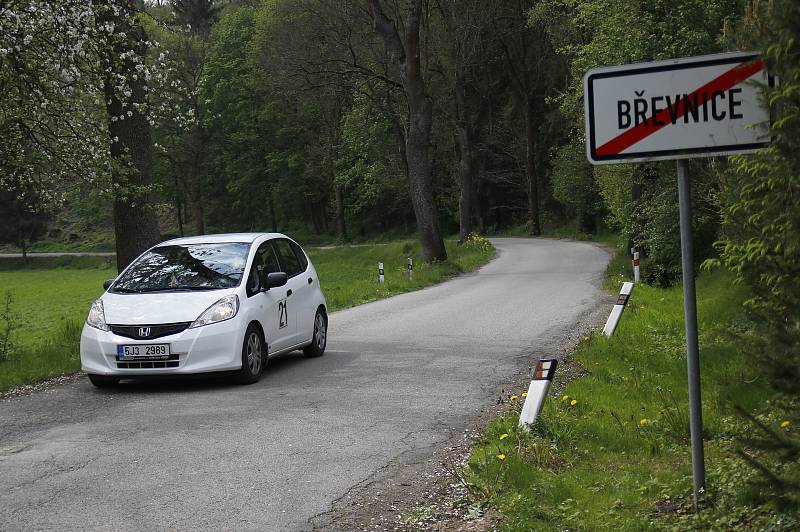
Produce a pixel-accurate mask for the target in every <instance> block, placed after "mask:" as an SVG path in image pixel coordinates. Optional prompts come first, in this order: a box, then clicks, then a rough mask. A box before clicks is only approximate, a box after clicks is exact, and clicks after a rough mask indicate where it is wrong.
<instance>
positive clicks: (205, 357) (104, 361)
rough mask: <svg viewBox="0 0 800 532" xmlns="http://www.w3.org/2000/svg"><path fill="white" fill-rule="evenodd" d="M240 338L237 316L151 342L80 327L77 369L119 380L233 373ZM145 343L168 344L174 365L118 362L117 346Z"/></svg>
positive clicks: (239, 359)
mask: <svg viewBox="0 0 800 532" xmlns="http://www.w3.org/2000/svg"><path fill="white" fill-rule="evenodd" d="M243 339H244V332H243V331H242V330H241V324H240V320H239V319H238V316H237V317H236V318H233V319H230V320H226V321H223V322H219V323H214V324H211V325H205V326H203V327H197V328H195V329H186V330H185V331H183V332H180V333H178V334H172V335H169V336H163V337H161V338H156V339H152V340H134V339H131V338H127V337H125V336H120V335H117V334H114V333H113V332H111V331H101V330H99V329H95V328H94V327H90V326H89V325H86V324H84V326H83V332H82V333H81V348H80V352H81V369H82V370H83V371H85V372H86V373H93V374H97V375H115V376H123V377H135V376H137V375H171V374H188V373H207V372H213V371H230V370H236V369H239V368H241V367H242V357H241V349H242V342H243ZM145 344H169V345H170V352H171V353H172V354H173V355H177V366H176V367H147V366H163V365H164V364H146V363H144V364H126V363H123V364H119V363H118V361H117V358H116V356H117V346H118V345H145ZM120 366H123V367H120ZM125 366H128V367H125ZM130 366H141V367H130Z"/></svg>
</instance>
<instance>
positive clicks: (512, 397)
mask: <svg viewBox="0 0 800 532" xmlns="http://www.w3.org/2000/svg"><path fill="white" fill-rule="evenodd" d="M517 399H519V396H518V395H517V394H514V395H512V396H511V400H512V401H516V400H517Z"/></svg>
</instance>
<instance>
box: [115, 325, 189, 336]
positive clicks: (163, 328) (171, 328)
mask: <svg viewBox="0 0 800 532" xmlns="http://www.w3.org/2000/svg"><path fill="white" fill-rule="evenodd" d="M191 324H192V322H191V321H185V322H181V323H162V324H161V325H109V328H110V329H111V332H113V333H114V334H118V335H119V336H124V337H125V338H133V339H134V340H153V339H154V338H161V337H162V336H169V335H170V334H178V333H179V332H183V331H185V330H186V329H188V328H189V325H191ZM144 329H149V331H147V332H148V334H146V335H142V334H140V333H141V332H145V331H144Z"/></svg>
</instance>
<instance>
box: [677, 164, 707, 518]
mask: <svg viewBox="0 0 800 532" xmlns="http://www.w3.org/2000/svg"><path fill="white" fill-rule="evenodd" d="M677 167H678V204H679V209H680V218H681V261H682V265H683V314H684V321H685V322H686V367H687V369H688V372H689V431H690V432H691V436H692V480H693V483H694V505H695V507H697V503H698V498H699V497H700V493H701V492H702V491H704V490H705V487H706V466H705V454H704V452H703V407H702V404H701V403H700V348H699V344H698V340H697V296H696V294H695V290H694V249H693V246H692V196H691V189H690V188H689V175H688V173H687V172H686V161H685V160H679V161H677Z"/></svg>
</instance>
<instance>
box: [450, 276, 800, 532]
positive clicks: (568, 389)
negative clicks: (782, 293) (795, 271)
mask: <svg viewBox="0 0 800 532" xmlns="http://www.w3.org/2000/svg"><path fill="white" fill-rule="evenodd" d="M618 269H619V265H615V264H613V263H612V265H611V266H610V269H609V271H610V273H612V278H613V276H615V275H616V274H614V273H613V272H615V271H616V270H618ZM732 280H733V279H732V276H731V275H729V274H727V273H726V272H722V271H716V272H713V273H710V274H704V275H702V276H701V277H700V278H699V279H698V285H697V288H698V313H699V327H700V332H701V338H700V352H701V375H702V404H703V416H704V419H703V421H704V438H705V452H706V468H707V486H708V490H707V492H706V494H705V505H704V507H703V509H702V510H701V511H700V512H698V513H694V512H693V509H692V504H691V492H692V487H691V486H692V480H691V458H690V447H689V422H688V406H687V405H688V403H687V401H688V399H687V378H686V360H685V354H684V350H685V347H684V335H683V326H684V325H683V307H682V304H683V299H682V293H681V288H680V287H674V288H670V289H658V288H653V287H649V286H645V285H639V286H637V287H636V289H635V290H634V293H633V297H632V299H631V302H630V303H629V307H628V308H627V310H626V311H625V314H624V316H623V318H622V321H621V323H620V325H619V327H618V329H617V331H616V332H615V334H614V336H613V337H612V338H606V337H603V336H601V335H598V336H591V337H588V336H587V337H585V338H584V341H583V342H582V343H581V345H580V346H579V347H578V349H577V351H576V353H575V354H574V355H573V357H572V359H571V360H570V361H568V362H567V365H568V366H569V367H570V368H571V369H572V370H573V371H570V372H569V373H571V374H577V375H578V378H575V379H574V380H572V381H570V382H567V383H564V382H561V383H559V382H557V383H556V384H555V385H554V387H553V388H554V390H557V391H554V393H553V394H552V396H551V397H549V398H548V400H547V402H546V403H545V407H544V409H543V412H542V415H541V417H540V418H539V420H538V421H537V424H536V426H535V427H534V429H533V430H532V432H531V433H530V434H527V433H524V432H521V431H518V430H517V426H516V425H517V420H518V418H519V407H520V406H521V405H517V404H516V402H514V403H513V404H514V405H515V406H516V408H514V407H512V409H511V410H510V411H509V412H508V414H506V415H504V416H503V417H500V418H498V419H496V420H495V421H493V422H492V423H490V424H489V426H488V427H487V428H486V429H485V431H484V432H483V434H482V436H481V437H480V438H479V440H478V441H477V443H476V445H475V447H474V448H473V450H472V453H471V456H470V458H469V461H468V465H467V468H466V469H465V472H464V481H465V482H466V483H467V485H468V487H469V488H470V493H471V499H472V500H471V504H472V505H473V506H474V507H479V508H486V507H491V508H494V509H496V510H498V511H500V512H501V513H502V515H503V521H502V524H501V529H506V530H645V529H651V528H656V529H667V530H692V529H697V530H706V529H720V530H728V529H747V530H750V529H770V530H797V529H800V515H798V511H797V509H796V508H795V509H794V510H792V511H788V512H787V511H786V510H783V511H777V510H776V508H775V507H773V506H772V505H771V503H768V502H766V500H765V498H764V494H765V493H766V492H765V491H764V490H765V489H767V488H764V487H762V488H761V489H756V488H755V487H754V484H753V481H755V480H756V479H757V478H758V474H757V473H756V472H755V470H754V469H752V468H750V467H749V466H748V465H747V464H745V462H744V461H743V460H742V459H741V458H740V457H739V455H738V454H737V453H738V451H739V450H740V449H741V444H740V443H737V440H739V439H740V438H741V437H742V436H744V435H747V434H752V431H753V428H752V425H750V424H749V423H748V422H746V421H744V420H743V419H742V418H740V417H739V416H738V415H737V414H736V413H735V412H734V409H733V406H734V405H740V406H742V407H743V408H745V409H746V410H748V411H755V412H757V413H758V415H757V417H758V419H759V420H761V421H762V422H763V423H765V424H766V425H767V426H769V427H771V428H773V429H775V430H776V431H780V430H795V429H791V428H784V429H781V426H780V423H781V421H782V420H784V419H786V418H785V413H782V412H780V411H778V410H777V409H776V408H775V406H774V405H772V404H770V402H769V401H768V398H769V397H770V392H769V391H768V390H767V389H766V388H765V387H764V385H763V383H762V382H761V381H759V380H758V379H755V378H754V374H755V373H754V371H753V369H754V368H753V364H754V363H755V362H754V360H753V357H752V354H751V353H746V352H744V351H743V350H742V349H741V348H740V347H739V345H738V344H737V341H736V340H735V337H734V335H733V334H732V333H745V334H746V331H744V330H743V326H742V321H741V319H740V313H741V311H742V303H743V301H744V300H745V299H746V297H747V294H746V292H745V290H744V289H743V288H741V287H734V286H733V284H732ZM615 288H618V284H616V287H615ZM561 374H564V372H563V371H562V372H561ZM521 392H522V390H520V392H518V393H521ZM520 400H521V399H520ZM744 452H746V453H748V455H750V456H752V457H759V458H760V459H763V460H769V458H768V457H765V456H761V454H760V452H759V451H758V450H755V449H745V450H744ZM772 465H775V466H776V467H786V466H785V465H784V466H777V464H772ZM788 467H800V466H798V465H797V464H796V463H795V464H794V465H791V464H790V465H788Z"/></svg>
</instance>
